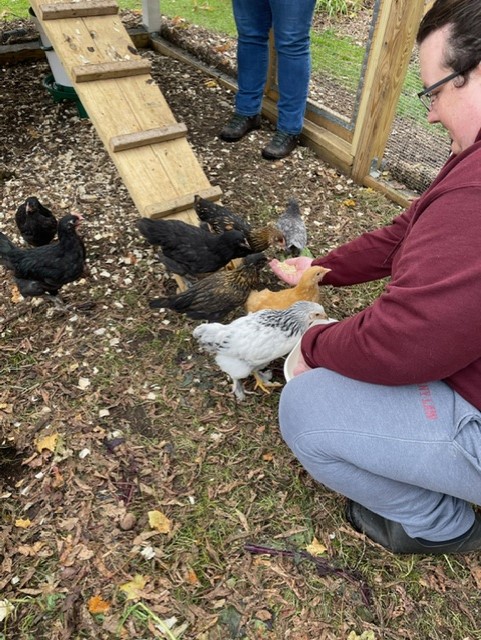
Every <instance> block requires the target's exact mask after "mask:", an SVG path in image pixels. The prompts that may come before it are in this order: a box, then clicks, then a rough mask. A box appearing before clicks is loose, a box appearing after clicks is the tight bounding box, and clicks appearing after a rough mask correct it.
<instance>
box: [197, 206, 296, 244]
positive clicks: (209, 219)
mask: <svg viewBox="0 0 481 640" xmlns="http://www.w3.org/2000/svg"><path fill="white" fill-rule="evenodd" d="M194 207H195V210H196V212H197V215H198V216H199V218H200V220H201V221H202V222H203V223H205V225H208V227H209V228H210V229H211V230H212V231H213V232H214V233H222V232H223V231H226V230H227V229H238V230H239V231H242V232H243V233H244V235H245V237H246V238H247V242H248V244H249V246H250V248H251V251H252V253H259V252H261V251H265V250H266V249H268V248H269V247H271V246H274V247H277V248H281V249H284V248H285V241H284V235H283V233H282V231H280V230H279V229H277V228H276V227H275V226H274V225H272V224H267V225H264V226H262V227H258V228H256V229H253V228H252V227H251V225H250V224H249V223H248V222H247V220H244V219H243V218H242V217H241V216H239V215H237V214H236V213H234V212H232V211H230V209H228V208H227V207H224V206H222V205H220V204H216V203H215V202H211V201H210V200H206V199H205V198H201V197H200V196H198V195H196V196H195V197H194Z"/></svg>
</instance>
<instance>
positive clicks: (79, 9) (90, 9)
mask: <svg viewBox="0 0 481 640" xmlns="http://www.w3.org/2000/svg"><path fill="white" fill-rule="evenodd" d="M39 8H40V11H39V15H40V18H41V19H42V20H58V19H63V18H85V17H88V16H104V15H115V14H117V13H118V11H119V7H118V5H117V3H116V2H115V1H112V0H79V1H78V2H54V3H53V4H50V3H49V4H43V3H42V4H41V5H40V7H39Z"/></svg>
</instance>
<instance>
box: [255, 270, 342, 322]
mask: <svg viewBox="0 0 481 640" xmlns="http://www.w3.org/2000/svg"><path fill="white" fill-rule="evenodd" d="M329 271H330V269H325V268H324V267H309V269H306V271H304V273H303V274H302V276H301V279H300V280H299V283H298V284H297V285H296V286H295V287H290V288H289V289H281V290H280V291H271V290H270V289H262V291H251V293H250V294H249V297H248V298H247V301H246V311H247V312H248V313H251V312H252V311H260V310H261V309H287V307H290V306H291V304H294V302H297V301H298V300H308V301H310V302H319V301H320V291H319V283H320V282H321V281H322V279H323V277H324V276H325V274H326V273H328V272H329Z"/></svg>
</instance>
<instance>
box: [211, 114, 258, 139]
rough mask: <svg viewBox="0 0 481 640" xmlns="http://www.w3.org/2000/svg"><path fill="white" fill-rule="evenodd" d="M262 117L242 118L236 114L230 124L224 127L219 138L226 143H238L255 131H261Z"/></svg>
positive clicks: (227, 123)
mask: <svg viewBox="0 0 481 640" xmlns="http://www.w3.org/2000/svg"><path fill="white" fill-rule="evenodd" d="M260 127H261V117H260V115H257V116H241V115H239V114H238V113H234V115H233V116H232V118H231V119H230V120H229V122H226V124H225V125H224V126H223V128H222V129H221V131H220V133H219V138H220V139H221V140H224V142H237V140H240V139H241V138H243V137H244V136H246V135H247V134H248V133H250V132H251V131H254V129H260Z"/></svg>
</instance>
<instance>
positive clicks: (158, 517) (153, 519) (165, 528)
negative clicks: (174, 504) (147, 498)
mask: <svg viewBox="0 0 481 640" xmlns="http://www.w3.org/2000/svg"><path fill="white" fill-rule="evenodd" d="M148 516H149V524H150V526H151V528H152V529H156V530H157V531H158V532H159V533H169V532H170V531H171V529H172V522H171V521H170V520H169V519H168V518H167V516H164V514H163V513H161V512H160V511H149V513H148Z"/></svg>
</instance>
